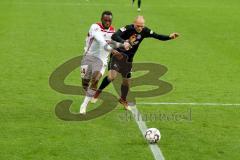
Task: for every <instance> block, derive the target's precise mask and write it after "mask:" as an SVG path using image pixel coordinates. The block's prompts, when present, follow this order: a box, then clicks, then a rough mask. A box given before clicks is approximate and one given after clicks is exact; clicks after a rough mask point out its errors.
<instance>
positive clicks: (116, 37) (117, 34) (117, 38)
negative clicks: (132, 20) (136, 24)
mask: <svg viewBox="0 0 240 160" xmlns="http://www.w3.org/2000/svg"><path fill="white" fill-rule="evenodd" d="M126 30H127V26H126V27H122V28H120V29H119V30H118V31H117V32H115V33H114V34H113V35H112V40H114V41H116V42H119V43H124V39H122V38H121V36H122V35H123V33H124V32H126Z"/></svg>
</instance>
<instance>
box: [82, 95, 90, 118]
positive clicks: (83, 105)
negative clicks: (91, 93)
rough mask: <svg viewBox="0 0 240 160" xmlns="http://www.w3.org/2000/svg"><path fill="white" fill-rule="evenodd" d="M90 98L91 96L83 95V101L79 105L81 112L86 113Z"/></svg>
mask: <svg viewBox="0 0 240 160" xmlns="http://www.w3.org/2000/svg"><path fill="white" fill-rule="evenodd" d="M91 99H92V97H88V96H85V98H84V100H83V103H82V104H81V107H80V113H81V114H86V110H87V105H88V103H89V101H90V100H91Z"/></svg>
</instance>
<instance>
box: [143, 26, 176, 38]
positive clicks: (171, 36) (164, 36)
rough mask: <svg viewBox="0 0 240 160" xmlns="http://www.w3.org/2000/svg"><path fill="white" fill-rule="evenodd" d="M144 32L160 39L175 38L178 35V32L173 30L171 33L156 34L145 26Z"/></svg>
mask: <svg viewBox="0 0 240 160" xmlns="http://www.w3.org/2000/svg"><path fill="white" fill-rule="evenodd" d="M146 33H147V35H146V37H152V38H155V39H158V40H161V41H167V40H171V39H175V38H177V37H178V36H179V34H178V33H175V32H174V33H171V34H170V35H163V34H157V33H155V32H153V31H152V30H150V29H148V28H146Z"/></svg>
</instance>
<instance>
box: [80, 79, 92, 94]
mask: <svg viewBox="0 0 240 160" xmlns="http://www.w3.org/2000/svg"><path fill="white" fill-rule="evenodd" d="M89 82H90V79H86V78H82V87H83V89H84V91H85V92H87V89H88V87H89Z"/></svg>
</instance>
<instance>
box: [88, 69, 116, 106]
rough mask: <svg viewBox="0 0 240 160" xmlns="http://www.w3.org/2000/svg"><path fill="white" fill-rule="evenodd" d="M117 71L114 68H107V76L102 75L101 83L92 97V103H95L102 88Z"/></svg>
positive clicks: (114, 76) (111, 79) (113, 77)
mask: <svg viewBox="0 0 240 160" xmlns="http://www.w3.org/2000/svg"><path fill="white" fill-rule="evenodd" d="M117 73H118V72H117V71H115V70H109V71H108V76H106V77H104V79H103V80H102V83H101V85H100V86H99V88H98V90H97V91H96V93H95V95H94V97H93V99H92V101H91V102H92V103H96V102H97V100H98V97H99V96H100V94H101V92H102V90H104V88H106V87H107V86H108V85H109V84H110V83H111V82H112V81H113V80H114V79H115V78H116V77H117Z"/></svg>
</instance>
